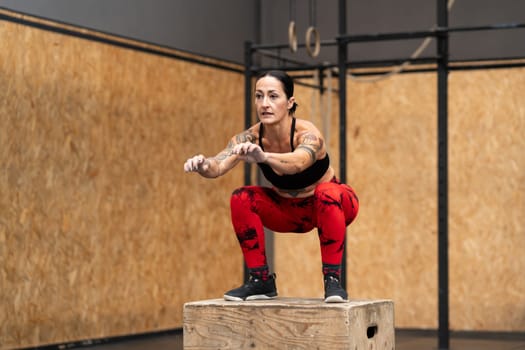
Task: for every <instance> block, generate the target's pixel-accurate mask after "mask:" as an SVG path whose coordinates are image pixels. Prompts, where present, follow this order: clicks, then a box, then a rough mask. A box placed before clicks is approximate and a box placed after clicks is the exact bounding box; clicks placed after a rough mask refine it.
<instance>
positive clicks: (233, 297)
mask: <svg viewBox="0 0 525 350" xmlns="http://www.w3.org/2000/svg"><path fill="white" fill-rule="evenodd" d="M276 296H277V288H276V287H275V274H274V273H272V274H270V275H268V280H266V281H263V280H262V279H260V278H257V277H253V276H251V275H250V278H249V279H248V282H246V283H245V284H244V285H243V286H241V287H239V288H235V289H232V290H230V291H228V292H226V293H224V299H225V300H229V301H243V300H259V299H273V298H275V297H276Z"/></svg>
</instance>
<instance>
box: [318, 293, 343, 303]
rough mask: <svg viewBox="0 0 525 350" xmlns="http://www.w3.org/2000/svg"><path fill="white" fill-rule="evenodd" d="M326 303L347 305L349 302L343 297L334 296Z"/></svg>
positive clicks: (327, 299) (326, 300)
mask: <svg viewBox="0 0 525 350" xmlns="http://www.w3.org/2000/svg"><path fill="white" fill-rule="evenodd" d="M324 302H325V303H346V302H348V299H343V297H341V296H339V295H332V296H329V297H328V298H326V299H325V300H324Z"/></svg>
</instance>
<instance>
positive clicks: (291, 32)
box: [288, 21, 297, 53]
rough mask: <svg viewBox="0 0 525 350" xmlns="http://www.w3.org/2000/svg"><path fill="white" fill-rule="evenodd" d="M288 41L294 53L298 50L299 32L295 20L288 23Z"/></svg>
mask: <svg viewBox="0 0 525 350" xmlns="http://www.w3.org/2000/svg"><path fill="white" fill-rule="evenodd" d="M288 43H289V45H290V51H292V52H293V53H295V52H297V33H296V30H295V21H290V24H288Z"/></svg>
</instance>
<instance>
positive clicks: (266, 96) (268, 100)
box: [255, 76, 294, 124]
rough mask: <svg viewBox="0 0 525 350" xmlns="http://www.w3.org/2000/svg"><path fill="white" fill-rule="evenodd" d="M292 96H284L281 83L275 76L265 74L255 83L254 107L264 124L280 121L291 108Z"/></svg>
mask: <svg viewBox="0 0 525 350" xmlns="http://www.w3.org/2000/svg"><path fill="white" fill-rule="evenodd" d="M293 103H294V97H293V96H292V97H290V98H288V97H286V93H285V92H284V89H283V84H282V83H281V81H280V80H278V79H277V78H274V77H271V76H265V77H263V78H261V79H259V80H258V81H257V83H256V84H255V108H256V109H257V115H258V116H259V120H260V121H261V123H264V124H274V123H278V122H279V121H281V120H282V119H283V118H284V117H286V116H287V115H288V113H289V109H290V108H292V106H293Z"/></svg>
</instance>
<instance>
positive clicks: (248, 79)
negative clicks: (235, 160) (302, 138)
mask: <svg viewBox="0 0 525 350" xmlns="http://www.w3.org/2000/svg"><path fill="white" fill-rule="evenodd" d="M252 45H253V44H252V42H251V41H246V42H245V43H244V129H245V130H247V129H248V128H249V127H250V126H251V124H252V76H253V75H252V70H251V67H252V65H253V62H252ZM251 182H252V168H251V165H250V164H249V163H248V162H244V185H246V186H247V185H250V184H251ZM243 266H244V276H243V278H244V279H243V280H244V281H247V280H248V277H249V272H248V269H247V268H246V264H244V265H243Z"/></svg>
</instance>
